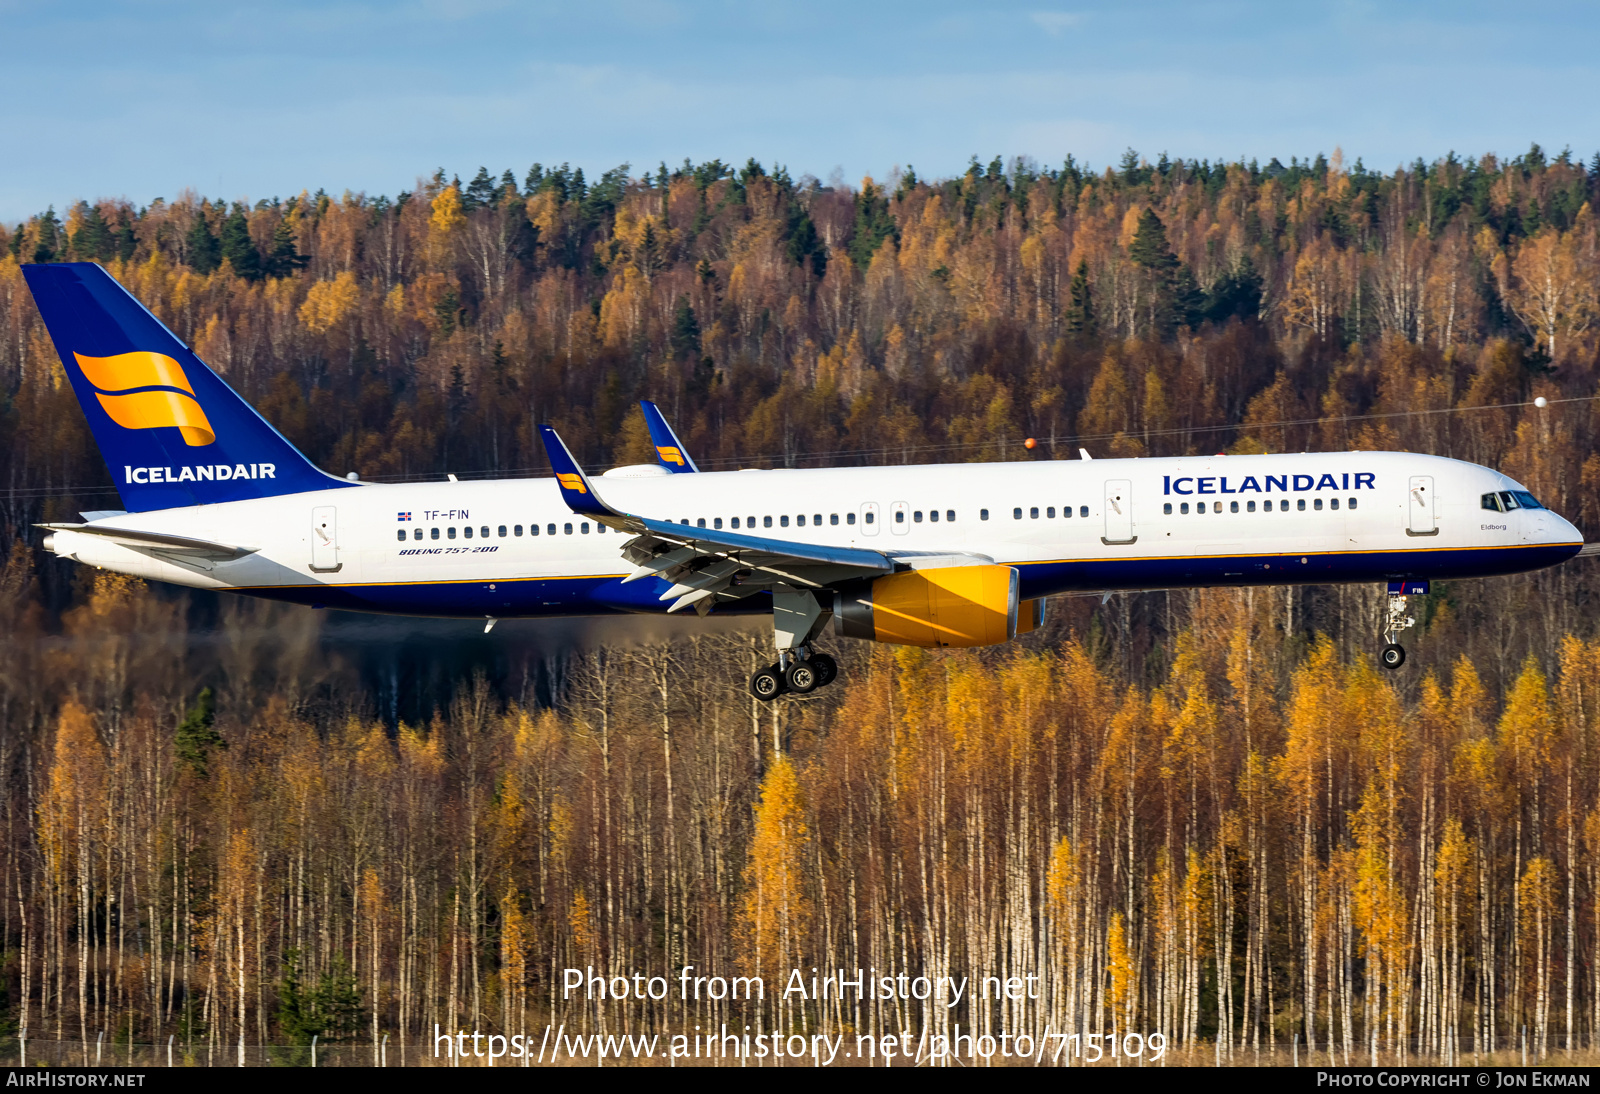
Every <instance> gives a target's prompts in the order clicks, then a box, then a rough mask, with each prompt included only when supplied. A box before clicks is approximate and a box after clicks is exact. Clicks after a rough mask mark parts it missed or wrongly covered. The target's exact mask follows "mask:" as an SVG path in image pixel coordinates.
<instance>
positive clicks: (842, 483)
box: [53, 452, 1582, 617]
mask: <svg viewBox="0 0 1600 1094" xmlns="http://www.w3.org/2000/svg"><path fill="white" fill-rule="evenodd" d="M594 485H595V487H596V488H597V489H598V490H599V492H600V493H601V495H602V496H603V498H604V500H605V501H606V502H607V503H608V504H609V505H611V506H612V507H613V508H615V509H620V510H623V511H626V512H631V513H635V514H638V515H640V516H645V517H652V518H656V519H660V520H668V521H674V522H686V523H689V524H692V525H700V526H703V527H708V528H716V527H720V528H722V529H724V530H737V531H738V532H740V533H742V534H746V535H752V536H759V537H764V538H769V539H779V540H787V541H792V542H799V543H811V544H828V545H835V546H855V547H866V548H871V549H874V550H879V551H883V552H886V553H890V554H893V553H895V552H929V553H938V552H950V553H952V554H964V555H976V556H984V557H987V558H992V559H993V560H994V561H995V562H997V563H1002V564H1008V565H1015V566H1017V567H1018V568H1019V570H1020V571H1021V573H1022V581H1023V595H1025V596H1028V597H1036V596H1049V595H1056V594H1060V593H1066V592H1072V591H1082V590H1090V589H1094V590H1101V589H1138V588H1173V587H1183V586H1194V585H1235V584H1237V585H1248V584H1285V583H1317V582H1330V581H1340V582H1344V581H1383V580H1403V579H1418V580H1426V579H1428V578H1448V577H1466V576H1482V575H1487V574H1497V573H1510V572H1518V571H1522V570H1529V569H1535V568H1538V567H1541V566H1547V565H1551V564H1553V563H1555V562H1559V561H1561V560H1562V559H1564V558H1567V557H1571V555H1573V554H1575V553H1576V552H1577V550H1578V548H1579V547H1580V546H1581V544H1582V536H1581V535H1580V534H1579V533H1578V531H1577V529H1575V528H1574V527H1573V526H1572V525H1571V524H1570V523H1568V522H1567V521H1566V520H1564V519H1563V518H1561V517H1560V516H1558V515H1557V514H1555V513H1553V512H1550V511H1549V510H1544V509H1526V508H1524V509H1517V510H1513V511H1510V512H1496V511H1491V510H1486V509H1484V508H1483V506H1482V497H1483V495H1485V494H1488V493H1491V492H1497V491H1508V490H1521V489H1522V488H1521V487H1520V486H1519V485H1518V484H1517V483H1515V482H1513V481H1512V480H1510V479H1508V478H1507V477H1506V476H1504V475H1502V474H1500V473H1499V472H1497V471H1493V470H1491V469H1488V468H1485V467H1480V466H1477V465H1474V464H1468V463H1463V462H1460V461H1457V460H1450V459H1444V458H1440V457H1435V456H1421V455H1412V454H1407V453H1393V452H1350V453H1329V454H1322V455H1311V454H1305V455H1265V456H1227V457H1222V456H1211V457H1181V458H1174V459H1137V460H1092V461H1084V460H1074V461H1061V462H1030V463H998V464H994V463H991V464H939V465H922V466H909V467H870V468H823V469H814V470H774V471H732V472H712V473H699V474H687V475H667V474H658V473H655V472H654V471H653V469H648V468H645V469H637V468H625V469H619V471H618V472H612V473H609V474H607V475H604V476H601V477H599V478H597V479H595V480H594ZM1269 503H1270V507H1269ZM1202 506H1203V508H1202ZM935 517H936V518H937V519H935ZM702 522H704V523H703V524H702ZM734 522H737V524H735V523H734ZM95 523H96V524H98V525H112V526H115V527H117V528H126V529H137V530H140V531H145V532H156V533H163V534H167V535H176V536H185V537H192V538H195V539H202V540H209V541H214V542H218V543H225V544H233V545H237V546H241V547H249V548H255V551H254V553H252V554H249V555H246V556H245V557H243V558H240V559H237V560H235V561H222V562H216V561H209V560H205V559H201V558H197V557H194V556H192V555H188V556H186V555H184V554H183V553H181V552H175V551H164V550H161V549H159V548H156V547H145V546H133V545H129V544H127V543H118V542H112V541H109V540H107V539H106V538H104V537H102V536H96V535H92V534H85V533H82V532H71V531H61V532H57V533H56V534H55V538H54V540H53V547H54V550H55V551H56V553H57V554H59V555H63V556H66V557H71V558H75V559H77V560H79V561H81V562H85V563H88V564H90V565H94V566H99V567H103V568H106V569H110V570H117V571H120V572H123V573H129V574H135V575H137V576H140V577H145V578H150V579H153V580H157V581H168V582H174V583H177V584H181V585H189V586H193V587H196V588H206V589H227V590H237V591H241V592H246V593H251V594H255V595H262V596H270V597H276V598H281V599H289V600H294V601H298V602H304V603H316V604H326V605H327V606H329V607H345V608H351V609H355V610H367V611H381V612H397V613H401V614H416V615H442V616H463V617H482V616H484V615H492V616H497V617H498V616H501V615H504V616H533V615H546V614H549V615H558V614H559V615H567V614H589V613H593V612H610V611H638V610H659V609H664V608H665V605H662V604H658V603H657V602H656V599H655V596H656V591H655V590H654V589H653V588H652V586H654V585H655V584H658V582H656V581H654V580H652V581H645V582H638V583H636V584H635V585H633V586H628V587H626V588H623V587H621V586H620V584H619V582H618V580H617V579H620V578H621V577H622V576H623V575H624V574H625V573H627V572H628V570H629V567H628V565H627V564H626V563H624V562H623V561H622V559H621V557H620V552H621V548H622V546H623V544H624V542H625V541H626V540H627V538H628V537H627V536H626V535H625V534H618V533H617V532H615V531H612V530H609V529H605V528H602V527H601V526H600V525H598V524H596V523H594V522H593V521H592V520H585V519H583V518H580V517H578V516H576V515H575V514H573V513H572V512H571V511H570V510H569V509H568V508H567V507H566V505H565V504H564V503H563V501H562V499H561V496H560V493H559V491H558V490H557V487H556V484H555V482H554V480H552V479H510V480H492V481H474V482H430V483H407V484H399V485H389V484H365V485H363V486H362V487H360V488H357V489H335V490H327V491H314V492H310V493H302V494H289V495H284V496H279V497H273V498H264V499H258V500H251V501H238V502H229V503H224V504H217V505H205V506H195V507H190V508H182V509H166V510H159V511H154V512H145V513H136V514H133V513H130V514H124V515H119V516H115V517H107V518H103V519H102V520H100V521H98V522H95ZM314 525H315V527H314ZM535 530H536V534H535Z"/></svg>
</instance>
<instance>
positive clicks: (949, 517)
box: [944, 509, 956, 522]
mask: <svg viewBox="0 0 1600 1094" xmlns="http://www.w3.org/2000/svg"><path fill="white" fill-rule="evenodd" d="M944 519H945V521H946V522H950V521H954V520H955V519H956V511H955V510H954V509H946V510H945V511H944Z"/></svg>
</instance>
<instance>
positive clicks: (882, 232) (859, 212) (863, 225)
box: [850, 182, 899, 270]
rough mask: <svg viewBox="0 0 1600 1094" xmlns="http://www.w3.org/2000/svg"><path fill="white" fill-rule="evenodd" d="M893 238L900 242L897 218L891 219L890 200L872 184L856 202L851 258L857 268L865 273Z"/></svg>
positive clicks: (851, 238) (869, 184)
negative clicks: (874, 256)
mask: <svg viewBox="0 0 1600 1094" xmlns="http://www.w3.org/2000/svg"><path fill="white" fill-rule="evenodd" d="M891 236H893V237H894V238H895V240H896V242H898V241H899V232H898V231H897V230H896V227H895V222H894V218H893V217H892V216H890V215H889V199H888V198H886V197H884V196H883V191H882V190H881V189H880V188H879V187H877V186H876V185H874V184H872V183H870V182H869V183H867V184H866V185H864V186H862V188H861V196H860V197H858V198H857V199H856V222H855V228H854V230H853V231H852V233H851V236H850V258H851V259H852V260H853V261H854V262H855V264H856V268H857V269H860V270H865V269H866V268H867V266H868V264H870V263H871V262H872V256H873V255H874V254H875V253H876V252H877V250H878V248H879V247H880V246H882V245H883V241H884V240H886V239H888V238H890V237H891Z"/></svg>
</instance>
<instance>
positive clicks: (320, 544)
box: [311, 505, 343, 574]
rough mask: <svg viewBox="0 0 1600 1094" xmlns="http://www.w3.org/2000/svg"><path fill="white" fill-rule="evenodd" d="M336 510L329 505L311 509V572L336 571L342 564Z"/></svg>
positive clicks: (327, 572) (325, 572) (324, 572)
mask: <svg viewBox="0 0 1600 1094" xmlns="http://www.w3.org/2000/svg"><path fill="white" fill-rule="evenodd" d="M337 512H338V511H337V510H336V509H335V508H334V507H333V506H331V505H319V506H317V507H316V508H315V509H313V510H311V569H312V572H313V573H319V574H331V573H336V572H338V570H339V568H340V567H341V566H342V565H343V564H342V563H341V562H340V561H339V524H338V520H337V519H336V518H337Z"/></svg>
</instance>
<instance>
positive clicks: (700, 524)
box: [694, 517, 706, 528]
mask: <svg viewBox="0 0 1600 1094" xmlns="http://www.w3.org/2000/svg"><path fill="white" fill-rule="evenodd" d="M694 526H695V527H696V528H704V527H705V526H706V518H705V517H701V518H700V519H699V520H697V521H695V522H694Z"/></svg>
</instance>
